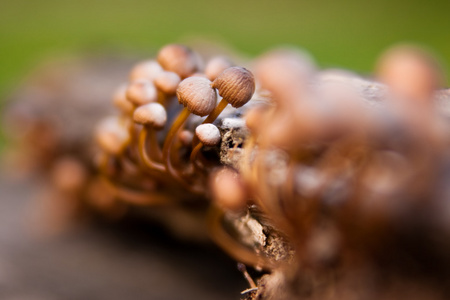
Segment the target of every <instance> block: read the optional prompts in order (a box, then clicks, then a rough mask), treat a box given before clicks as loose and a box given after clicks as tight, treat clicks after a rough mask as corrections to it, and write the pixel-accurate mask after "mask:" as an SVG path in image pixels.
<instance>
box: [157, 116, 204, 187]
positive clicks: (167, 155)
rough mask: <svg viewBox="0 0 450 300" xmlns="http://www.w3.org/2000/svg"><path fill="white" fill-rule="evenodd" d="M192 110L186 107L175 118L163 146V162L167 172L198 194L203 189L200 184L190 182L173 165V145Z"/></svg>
mask: <svg viewBox="0 0 450 300" xmlns="http://www.w3.org/2000/svg"><path fill="white" fill-rule="evenodd" d="M189 115H190V112H189V110H188V109H187V108H184V109H183V110H182V111H181V113H180V114H179V115H178V117H177V118H176V119H175V121H174V122H173V124H172V127H171V128H170V130H169V132H168V133H167V136H166V140H165V141H164V146H163V162H164V165H165V167H166V170H167V172H169V174H170V175H171V176H172V177H173V178H174V179H175V180H176V181H178V182H179V183H180V184H181V185H182V186H184V187H185V188H186V189H187V190H189V191H191V192H192V193H196V194H202V193H203V191H202V190H201V189H200V188H199V187H198V186H195V185H194V186H193V185H191V184H189V183H188V182H187V181H186V180H185V179H184V178H183V177H182V176H181V175H180V172H179V171H178V170H177V169H175V168H174V166H173V165H172V158H171V153H172V151H171V150H172V145H173V143H174V141H175V137H176V136H177V134H178V131H180V129H181V127H182V126H183V125H184V123H185V122H186V120H187V118H188V117H189Z"/></svg>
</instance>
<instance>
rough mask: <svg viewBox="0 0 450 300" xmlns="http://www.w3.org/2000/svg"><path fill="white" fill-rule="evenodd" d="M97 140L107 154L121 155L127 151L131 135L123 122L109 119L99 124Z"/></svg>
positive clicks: (117, 119) (113, 118)
mask: <svg viewBox="0 0 450 300" xmlns="http://www.w3.org/2000/svg"><path fill="white" fill-rule="evenodd" d="M96 140H97V142H98V144H99V145H100V147H101V148H102V149H103V150H104V151H105V152H107V153H109V154H112V155H119V154H121V153H122V151H123V150H125V148H126V146H127V144H128V142H129V140H130V135H129V131H128V128H127V126H126V124H124V123H123V121H122V120H120V119H119V118H117V117H108V118H105V119H104V120H102V121H101V122H100V123H99V124H98V126H97V130H96Z"/></svg>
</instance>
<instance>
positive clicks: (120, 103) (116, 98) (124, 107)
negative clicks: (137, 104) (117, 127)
mask: <svg viewBox="0 0 450 300" xmlns="http://www.w3.org/2000/svg"><path fill="white" fill-rule="evenodd" d="M113 104H114V106H116V107H117V108H118V109H119V110H120V111H121V112H123V113H124V114H125V115H130V114H131V113H132V112H133V104H131V102H130V101H128V99H127V84H122V85H121V86H119V87H118V88H117V90H116V91H115V93H114V95H113Z"/></svg>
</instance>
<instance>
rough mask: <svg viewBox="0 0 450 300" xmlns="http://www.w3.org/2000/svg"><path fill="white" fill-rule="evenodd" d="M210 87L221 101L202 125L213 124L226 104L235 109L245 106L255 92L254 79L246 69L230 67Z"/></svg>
mask: <svg viewBox="0 0 450 300" xmlns="http://www.w3.org/2000/svg"><path fill="white" fill-rule="evenodd" d="M212 87H213V88H215V89H217V91H218V92H219V95H220V96H222V100H221V101H220V102H219V104H218V105H217V106H216V108H215V109H214V110H213V111H212V112H211V113H210V114H209V116H208V117H207V118H206V119H205V121H204V122H203V124H206V123H212V122H214V121H215V120H216V119H217V117H218V116H219V115H220V113H221V112H222V111H223V110H224V109H225V107H226V106H227V105H228V104H231V106H233V107H235V108H239V107H241V106H243V105H245V104H246V103H247V102H248V101H249V100H250V99H251V98H252V95H253V93H254V92H255V79H254V77H253V74H252V73H251V72H250V71H248V70H247V69H245V68H242V67H231V68H228V69H226V70H225V71H223V72H222V73H221V74H220V75H219V76H218V77H217V78H216V79H215V80H214V81H213V83H212Z"/></svg>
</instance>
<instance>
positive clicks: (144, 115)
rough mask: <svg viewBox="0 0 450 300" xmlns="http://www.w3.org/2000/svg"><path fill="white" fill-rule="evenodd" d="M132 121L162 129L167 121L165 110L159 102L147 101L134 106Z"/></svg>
mask: <svg viewBox="0 0 450 300" xmlns="http://www.w3.org/2000/svg"><path fill="white" fill-rule="evenodd" d="M133 120H134V122H136V123H138V124H142V125H149V126H151V127H153V128H155V129H162V128H163V127H164V126H165V125H166V122H167V112H166V109H165V108H164V106H162V105H161V104H159V103H148V104H145V105H142V106H139V107H138V108H136V110H135V111H134V114H133Z"/></svg>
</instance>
